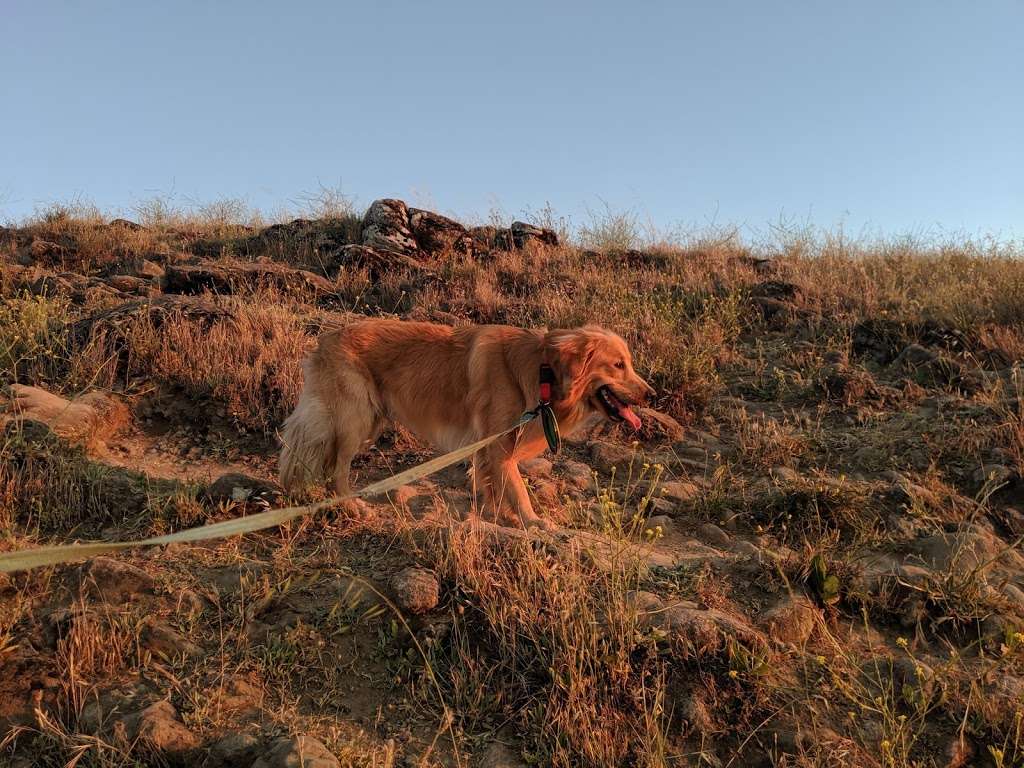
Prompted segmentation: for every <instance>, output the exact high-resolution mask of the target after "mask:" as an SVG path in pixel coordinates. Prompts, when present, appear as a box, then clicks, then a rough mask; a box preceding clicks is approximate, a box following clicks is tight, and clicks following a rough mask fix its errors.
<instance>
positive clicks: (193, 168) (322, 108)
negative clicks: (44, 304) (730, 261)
mask: <svg viewBox="0 0 1024 768" xmlns="http://www.w3.org/2000/svg"><path fill="white" fill-rule="evenodd" d="M1022 41H1024V2H1021V1H1020V0H1009V1H1007V2H986V1H985V0H979V2H958V3H952V2H943V1H938V2H936V1H934V0H932V1H929V2H891V1H890V2H875V1H873V0H872V1H870V2H865V1H861V2H849V3H836V2H821V1H820V0H815V2H776V3H772V2H760V1H755V0H750V2H702V3H693V2H628V3H627V2H605V1H604V0H597V1H594V2H576V1H574V0H573V1H559V0H549V1H548V2H534V1H533V0H527V1H525V2H524V1H523V0H518V1H517V2H514V3H513V2H500V3H499V2H491V1H490V0H476V2H468V1H467V2H446V1H445V0H436V1H435V2H425V1H423V0H420V1H419V2H378V1H376V0H359V2H328V1H327V0H315V1H310V2H288V3H285V2H277V3H270V2H258V1H257V0H246V1H245V2H226V1H224V0H206V1H205V2H187V1H182V2H166V1H164V2H152V1H150V0H132V1H131V2H127V1H126V2H102V0H96V1H95V2H92V1H91V2H63V3H58V2H52V1H51V0H0V220H2V219H17V218H20V217H22V216H24V215H26V214H28V213H31V212H32V210H33V209H34V208H35V207H36V206H37V205H40V204H44V203H47V202H52V201H62V200H69V199H72V198H83V199H87V200H89V201H92V202H95V203H96V204H97V205H99V206H100V207H101V208H103V209H107V210H112V211H118V210H120V211H125V212H128V211H130V210H131V206H132V205H133V203H135V202H137V201H139V200H140V199H144V198H149V197H152V196H154V195H165V196H170V197H172V198H173V199H174V200H177V201H178V202H180V203H185V202H188V201H199V202H206V201H210V200H214V199H217V198H224V197H231V198H242V199H244V200H245V201H246V202H247V203H249V204H250V205H252V206H254V207H257V208H261V209H264V210H274V209H277V208H279V207H281V206H287V205H289V204H290V203H291V202H292V201H295V200H297V199H298V198H300V197H301V195H302V194H303V193H304V192H307V191H310V190H314V189H316V188H317V186H318V185H324V186H328V187H338V186H340V187H341V188H342V189H343V190H344V191H345V192H347V193H350V194H353V195H355V196H356V197H357V199H358V201H359V202H360V204H361V205H365V204H367V203H369V202H370V201H371V200H373V199H374V198H376V197H384V196H387V197H400V198H404V199H406V200H409V201H413V202H416V203H419V204H421V205H425V206H432V207H434V208H435V209H436V210H440V211H443V212H447V213H450V214H455V215H458V216H462V217H469V216H472V215H476V216H485V215H486V214H487V212H488V211H489V210H490V209H492V208H496V209H500V210H501V211H503V212H505V213H506V214H509V215H520V214H522V213H523V212H524V211H527V210H536V209H538V208H540V207H541V206H543V205H544V204H545V203H550V204H551V206H553V207H554V209H555V210H557V211H559V212H561V213H564V214H568V215H570V216H571V217H572V218H573V220H574V221H579V220H581V218H585V216H584V213H583V212H584V211H585V210H586V209H587V207H589V208H591V209H594V210H600V209H603V207H604V205H605V203H607V204H608V205H609V206H610V207H611V208H613V209H616V210H632V211H634V212H636V213H637V214H638V215H639V216H640V217H641V218H643V219H649V220H651V221H652V222H654V223H655V224H656V225H657V226H659V227H662V228H666V229H667V228H671V227H674V226H676V225H678V224H683V225H693V224H696V225H700V224H705V223H708V222H711V221H715V222H717V223H720V224H725V223H732V224H739V225H745V226H748V227H752V228H758V227H763V226H764V225H765V224H767V223H769V222H774V221H778V220H779V219H780V217H783V218H785V219H789V220H794V221H799V222H802V223H806V222H809V223H814V224H818V225H821V226H826V227H830V226H835V225H837V224H843V226H844V227H845V228H846V229H847V230H848V231H856V230H863V229H864V228H865V227H866V228H870V229H874V230H880V231H883V232H887V233H902V232H908V231H914V232H918V233H921V232H935V231H936V230H939V231H966V232H968V233H975V234H977V233H992V234H996V235H1000V236H1002V237H1021V236H1024V42H1022Z"/></svg>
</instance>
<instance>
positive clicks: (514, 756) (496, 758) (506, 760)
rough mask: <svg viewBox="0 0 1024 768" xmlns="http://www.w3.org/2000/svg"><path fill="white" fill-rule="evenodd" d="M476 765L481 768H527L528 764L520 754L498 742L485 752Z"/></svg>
mask: <svg viewBox="0 0 1024 768" xmlns="http://www.w3.org/2000/svg"><path fill="white" fill-rule="evenodd" d="M476 765H477V766H478V767H479V768H526V762H525V761H524V760H523V759H522V757H520V755H519V753H518V752H516V751H514V750H512V749H511V748H510V747H507V746H505V745H504V744H502V743H501V742H498V741H496V742H494V743H493V744H491V745H490V746H489V747H487V749H486V750H484V753H483V754H482V755H481V756H480V761H479V762H478V763H476Z"/></svg>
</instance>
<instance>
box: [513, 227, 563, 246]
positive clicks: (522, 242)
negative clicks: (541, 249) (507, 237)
mask: <svg viewBox="0 0 1024 768" xmlns="http://www.w3.org/2000/svg"><path fill="white" fill-rule="evenodd" d="M509 233H510V234H511V236H512V243H513V245H515V247H516V248H520V249H522V248H528V247H532V246H534V245H542V246H557V245H558V235H557V234H555V233H554V232H553V231H552V230H550V229H544V228H543V227H537V226H534V225H533V224H527V223H526V222H523V221H513V222H512V226H511V227H509Z"/></svg>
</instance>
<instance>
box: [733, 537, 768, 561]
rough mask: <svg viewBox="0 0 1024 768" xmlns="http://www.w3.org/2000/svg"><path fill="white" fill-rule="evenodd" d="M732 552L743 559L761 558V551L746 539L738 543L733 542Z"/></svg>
mask: <svg viewBox="0 0 1024 768" xmlns="http://www.w3.org/2000/svg"><path fill="white" fill-rule="evenodd" d="M732 551H733V552H735V553H736V554H738V555H743V556H745V557H754V558H760V557H761V550H760V549H759V548H758V546H757V545H756V544H754V543H753V542H752V541H747V540H746V539H740V540H739V541H736V542H734V543H733V545H732Z"/></svg>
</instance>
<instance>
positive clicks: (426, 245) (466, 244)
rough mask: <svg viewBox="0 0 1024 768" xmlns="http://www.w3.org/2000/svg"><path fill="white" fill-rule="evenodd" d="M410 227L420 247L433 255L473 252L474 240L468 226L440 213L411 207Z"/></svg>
mask: <svg viewBox="0 0 1024 768" xmlns="http://www.w3.org/2000/svg"><path fill="white" fill-rule="evenodd" d="M409 229H410V230H411V232H412V235H413V237H414V238H415V240H416V244H417V245H418V246H419V249H420V250H421V251H423V252H424V253H427V254H429V255H431V256H435V255H438V254H440V253H444V252H446V251H449V252H456V253H462V254H467V255H468V254H471V253H472V252H473V249H474V241H473V238H472V237H470V235H469V233H468V232H467V231H466V228H465V227H464V226H462V225H461V224H459V223H458V222H457V221H453V220H452V219H449V218H447V217H445V216H441V215H440V214H437V213H432V212H431V211H424V210H421V209H419V208H410V209H409Z"/></svg>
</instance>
